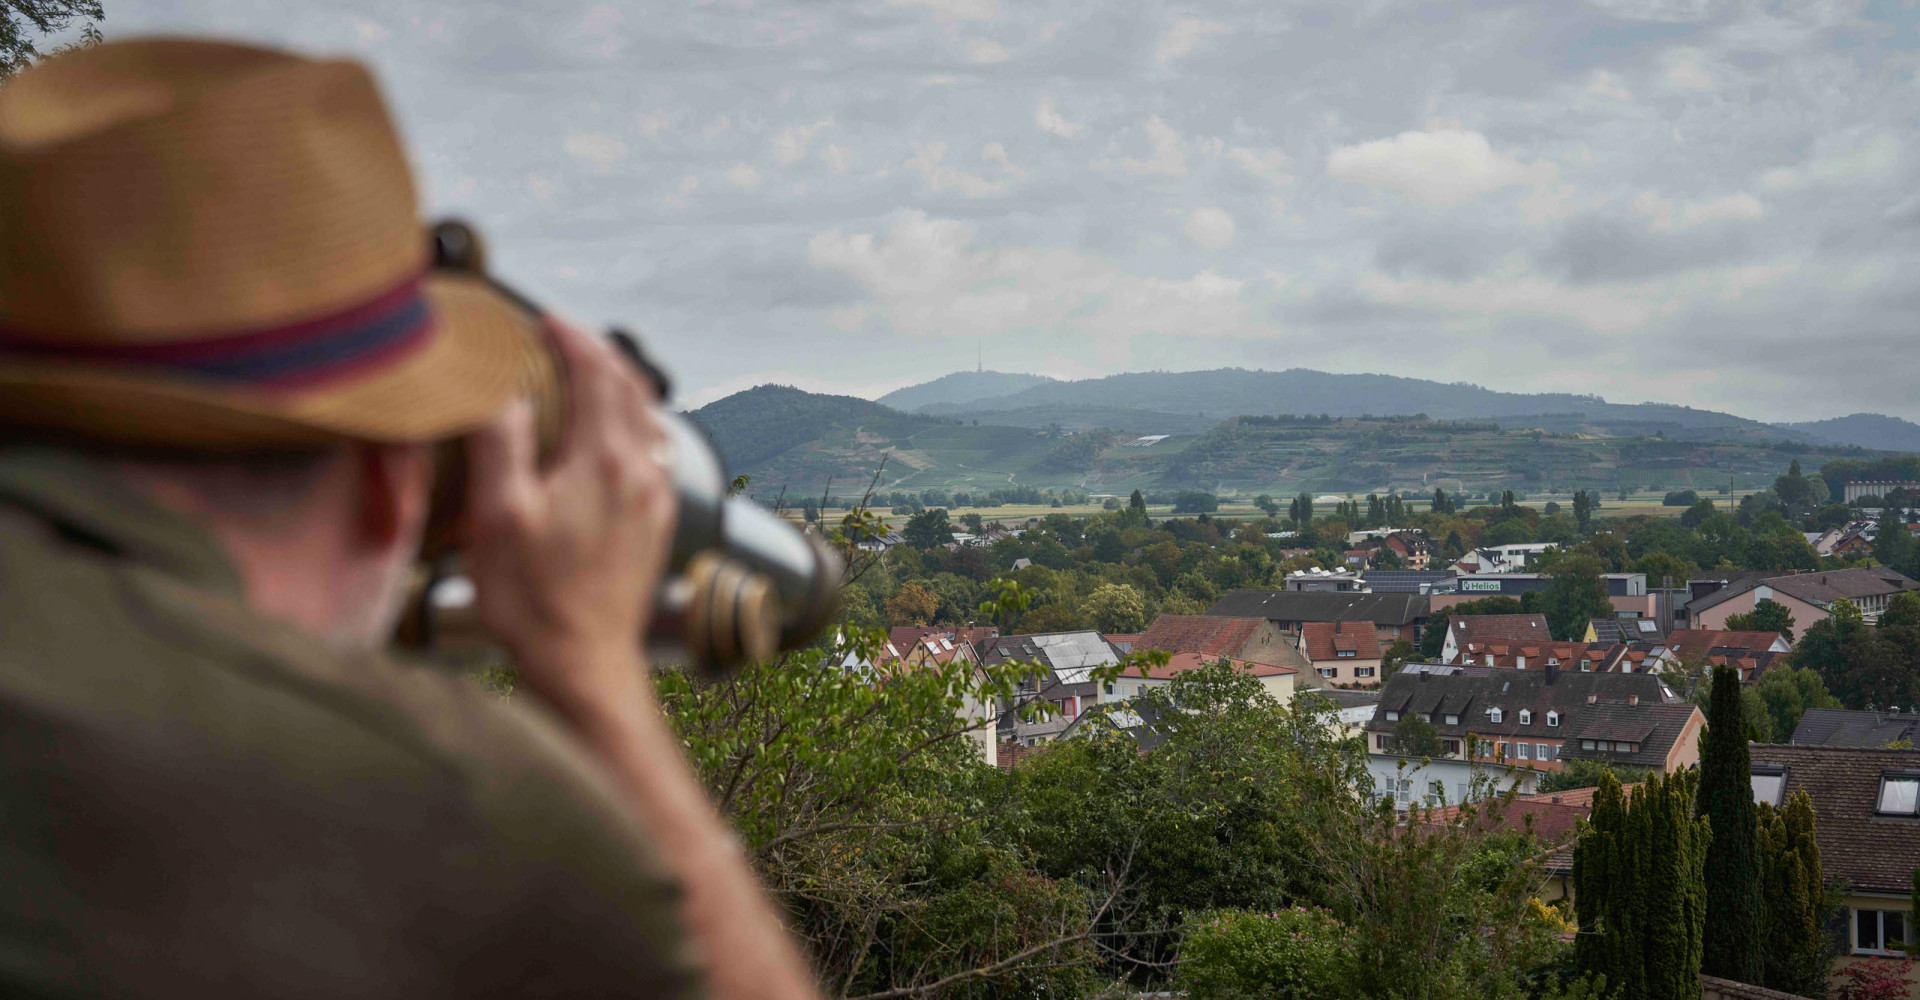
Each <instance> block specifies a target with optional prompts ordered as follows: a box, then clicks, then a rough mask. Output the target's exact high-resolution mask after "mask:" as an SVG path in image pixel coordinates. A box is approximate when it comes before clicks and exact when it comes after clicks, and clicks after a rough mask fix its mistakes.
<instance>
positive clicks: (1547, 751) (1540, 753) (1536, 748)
mask: <svg viewBox="0 0 1920 1000" xmlns="http://www.w3.org/2000/svg"><path fill="white" fill-rule="evenodd" d="M1533 759H1534V760H1552V759H1553V747H1550V746H1548V745H1547V744H1545V743H1535V744H1534V745H1533Z"/></svg>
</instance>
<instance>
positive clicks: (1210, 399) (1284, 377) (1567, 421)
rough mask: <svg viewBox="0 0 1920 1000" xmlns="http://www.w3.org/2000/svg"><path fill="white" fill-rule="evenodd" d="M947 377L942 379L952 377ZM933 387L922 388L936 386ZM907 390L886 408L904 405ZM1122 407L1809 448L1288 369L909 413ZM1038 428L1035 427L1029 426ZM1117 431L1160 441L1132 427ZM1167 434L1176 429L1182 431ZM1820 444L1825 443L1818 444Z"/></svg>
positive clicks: (1545, 397)
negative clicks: (1428, 421) (1414, 418)
mask: <svg viewBox="0 0 1920 1000" xmlns="http://www.w3.org/2000/svg"><path fill="white" fill-rule="evenodd" d="M953 377H954V376H947V378H953ZM939 381H941V380H936V381H935V382H933V383H928V384H927V385H928V386H932V385H936V384H938V383H939ZM920 388H923V387H919V386H916V387H912V388H909V389H901V390H898V391H897V392H894V393H889V394H888V396H887V397H885V398H886V399H888V400H902V399H904V400H909V401H910V400H913V399H914V398H916V397H915V395H914V393H915V390H917V389H920ZM1115 406H1125V407H1128V408H1130V409H1132V410H1135V411H1140V412H1142V413H1152V412H1159V413H1164V414H1167V415H1169V416H1175V415H1177V416H1178V417H1180V418H1183V423H1185V422H1190V421H1192V420H1195V419H1200V420H1207V421H1219V420H1222V419H1225V418H1227V417H1231V416H1246V415H1259V416H1278V415H1282V414H1300V415H1307V414H1316V415H1317V414H1330V415H1332V416H1336V417H1358V416H1363V415H1373V416H1410V415H1413V414H1417V413H1424V414H1427V415H1428V416H1430V417H1432V418H1434V419H1436V420H1493V421H1496V422H1498V423H1499V424H1501V425H1502V426H1504V427H1521V428H1535V427H1537V428H1541V429H1543V430H1549V431H1559V432H1564V433H1583V434H1597V435H1602V436H1609V437H1632V436H1635V435H1641V434H1644V435H1647V436H1654V435H1660V436H1664V437H1667V438H1672V439H1681V440H1690V441H1746V442H1754V443H1760V442H1774V441H1781V440H1796V441H1811V440H1813V439H1812V437H1811V436H1810V435H1807V434H1804V433H1802V432H1800V431H1797V430H1794V429H1792V428H1783V427H1776V426H1774V425H1771V424H1766V423H1762V422H1760V421H1757V420H1748V419H1746V418H1744V417H1736V416H1732V415H1730V414H1725V413H1716V412H1714V411H1711V410H1698V409H1693V408H1691V407H1685V406H1672V405H1667V404H1663V403H1638V404H1617V403H1608V402H1606V401H1605V400H1603V399H1601V398H1600V397H1598V396H1582V395H1573V394H1568V393H1514V392H1496V391H1494V390H1491V389H1486V388H1482V387H1480V386H1477V385H1469V384H1466V383H1447V382H1434V381H1430V380H1427V379H1417V378H1404V377H1401V376H1397V375H1340V374H1332V373H1329V372H1320V371H1313V370H1311V369H1306V368H1291V369H1288V370H1286V371H1279V372H1271V371H1260V370H1253V369H1244V368H1219V369H1214V370H1211V371H1195V372H1134V373H1130V374H1125V375H1112V376H1108V377H1106V378H1097V379H1082V380H1079V381H1073V382H1055V381H1048V382H1044V383H1041V384H1038V385H1032V386H1029V387H1027V388H1024V389H1021V390H1019V391H1016V392H1011V393H1007V394H1005V395H1001V396H995V397H991V398H981V399H976V400H974V401H971V402H965V403H958V402H939V403H926V404H920V405H919V406H918V407H917V408H918V410H919V412H922V413H929V414H939V415H945V416H956V417H963V418H966V419H969V420H974V419H977V420H979V421H980V422H981V423H983V424H984V423H988V422H993V423H1011V424H1017V425H1020V426H1029V427H1031V426H1045V425H1046V424H1050V423H1058V424H1060V425H1062V426H1064V427H1069V428H1085V427H1093V426H1112V423H1111V421H1110V419H1107V418H1105V417H1104V415H1103V416H1102V417H1089V418H1086V419H1076V414H1075V412H1074V411H1075V410H1076V409H1078V408H1081V407H1088V408H1096V409H1100V410H1110V409H1111V408H1113V407H1115ZM1036 420H1039V421H1042V422H1040V423H1035V422H1034V421H1036ZM1125 429H1127V430H1131V431H1135V432H1138V433H1142V434H1152V433H1164V432H1167V431H1171V430H1176V428H1174V427H1166V428H1161V427H1156V426H1153V424H1152V422H1151V421H1150V420H1137V421H1134V422H1132V423H1131V424H1130V425H1129V426H1127V427H1126V428H1125ZM1177 429H1185V428H1184V427H1181V428H1177ZM1822 443H1827V442H1826V439H1822Z"/></svg>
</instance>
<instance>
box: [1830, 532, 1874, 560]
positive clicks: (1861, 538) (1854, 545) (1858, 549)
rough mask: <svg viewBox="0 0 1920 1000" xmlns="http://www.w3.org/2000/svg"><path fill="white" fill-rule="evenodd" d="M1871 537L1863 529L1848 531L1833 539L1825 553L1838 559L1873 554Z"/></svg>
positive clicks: (1856, 557) (1858, 557)
mask: <svg viewBox="0 0 1920 1000" xmlns="http://www.w3.org/2000/svg"><path fill="white" fill-rule="evenodd" d="M1873 538H1874V536H1872V535H1869V534H1867V533H1866V532H1864V531H1849V532H1847V533H1846V534H1844V535H1841V536H1840V537H1839V538H1837V539H1835V540H1834V542H1833V545H1832V546H1831V547H1830V548H1828V550H1827V554H1828V555H1831V556H1834V557H1836V558H1839V559H1860V558H1863V557H1865V556H1870V555H1873Z"/></svg>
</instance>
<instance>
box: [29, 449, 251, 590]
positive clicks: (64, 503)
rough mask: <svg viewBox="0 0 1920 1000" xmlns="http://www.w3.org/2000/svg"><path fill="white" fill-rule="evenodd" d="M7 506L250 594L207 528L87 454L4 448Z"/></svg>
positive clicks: (208, 586)
mask: <svg viewBox="0 0 1920 1000" xmlns="http://www.w3.org/2000/svg"><path fill="white" fill-rule="evenodd" d="M0 505H6V506H11V507H16V508H19V509H22V510H25V511H29V512H31V513H32V514H34V515H35V516H37V517H39V518H40V519H41V520H43V521H45V522H47V523H48V524H51V525H53V526H55V527H57V528H58V529H59V530H60V531H61V532H62V533H63V534H65V535H66V536H67V537H69V538H72V539H75V540H76V541H78V542H79V543H81V544H83V545H88V546H91V547H93V548H97V549H100V550H102V551H104V552H107V553H110V554H112V555H116V556H119V557H121V558H123V559H126V560H128V561H130V562H134V563H138V564H140V565H143V566H147V567H150V568H152V569H155V570H158V571H159V572H162V573H166V574H168V575H170V576H174V577H178V578H180V579H181V580H183V581H185V582H187V583H190V584H192V585H194V586H196V587H199V588H201V589H204V590H209V591H214V592H217V593H219V594H221V595H223V596H226V597H230V598H233V599H235V600H239V599H241V598H242V596H243V587H242V584H241V580H240V573H239V571H238V570H236V569H235V568H234V565H233V562H232V561H231V560H229V559H228V558H227V556H226V553H224V552H222V551H221V549H220V547H219V545H218V543H217V542H215V541H214V538H213V536H212V535H211V534H210V533H209V532H208V531H207V530H206V529H205V528H203V527H201V526H200V525H199V524H198V523H197V522H195V521H194V520H192V519H191V518H189V517H187V516H185V515H183V514H180V513H177V512H175V511H172V510H169V509H168V508H166V507H164V506H162V505H160V504H159V503H157V502H155V501H154V500H152V499H150V498H149V497H147V496H146V495H145V494H143V493H141V492H139V491H138V490H135V489H134V488H133V487H131V486H129V485H127V483H126V482H125V481H124V480H122V479H121V478H120V477H119V476H118V475H116V474H115V473H114V472H113V470H112V469H111V468H109V467H108V466H107V465H106V464H105V463H103V462H100V461H99V460H97V459H93V458H89V457H87V456H85V455H83V454H81V453H79V452H75V451H68V450H65V449H58V448H47V447H39V446H23V447H12V448H7V449H5V450H0Z"/></svg>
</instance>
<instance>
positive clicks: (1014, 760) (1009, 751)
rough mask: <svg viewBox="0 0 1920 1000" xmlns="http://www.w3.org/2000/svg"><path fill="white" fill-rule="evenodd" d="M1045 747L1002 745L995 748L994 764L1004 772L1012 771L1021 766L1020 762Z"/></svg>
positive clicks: (1014, 744)
mask: <svg viewBox="0 0 1920 1000" xmlns="http://www.w3.org/2000/svg"><path fill="white" fill-rule="evenodd" d="M1043 749H1045V748H1044V747H1028V746H1021V745H1020V744H1018V743H1002V744H1000V745H999V746H998V747H996V748H994V757H993V760H994V764H995V765H996V766H998V767H999V768H1000V770H1002V771H1011V770H1013V769H1014V768H1016V767H1019V766H1020V762H1021V761H1024V760H1026V759H1027V758H1028V757H1031V756H1033V755H1034V754H1037V753H1039V752H1040V751H1041V750H1043Z"/></svg>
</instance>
